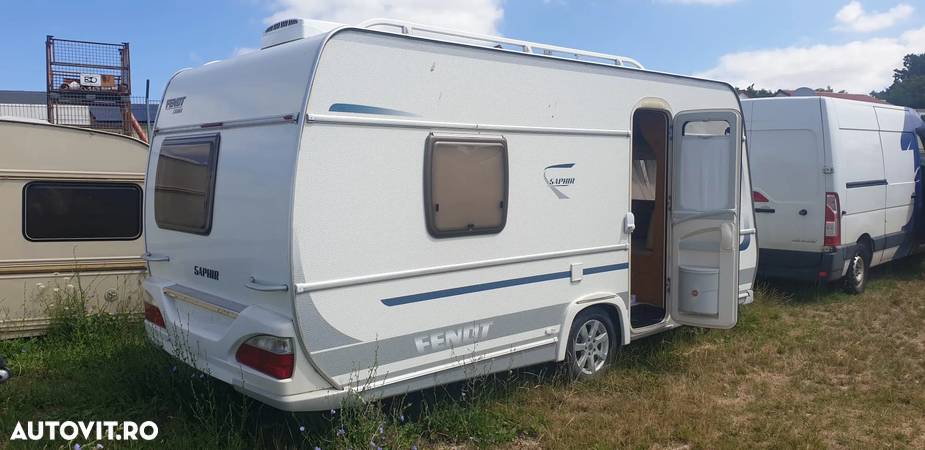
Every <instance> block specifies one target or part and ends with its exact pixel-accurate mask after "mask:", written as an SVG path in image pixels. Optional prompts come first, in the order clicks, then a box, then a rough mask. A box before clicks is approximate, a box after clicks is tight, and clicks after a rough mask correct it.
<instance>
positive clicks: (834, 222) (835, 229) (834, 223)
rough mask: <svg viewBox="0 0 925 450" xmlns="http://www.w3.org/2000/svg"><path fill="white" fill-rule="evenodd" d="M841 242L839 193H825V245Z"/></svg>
mask: <svg viewBox="0 0 925 450" xmlns="http://www.w3.org/2000/svg"><path fill="white" fill-rule="evenodd" d="M840 244H841V207H840V206H839V204H838V194H836V193H834V192H826V193H825V235H824V239H823V245H825V246H827V247H835V246H837V245H840Z"/></svg>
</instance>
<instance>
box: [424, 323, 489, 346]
mask: <svg viewBox="0 0 925 450" xmlns="http://www.w3.org/2000/svg"><path fill="white" fill-rule="evenodd" d="M491 324H492V322H482V323H474V324H472V325H466V326H461V327H458V328H450V329H446V330H441V331H435V332H433V333H430V334H425V335H423V336H418V337H416V338H414V346H415V347H417V349H418V353H427V352H435V351H437V350H443V349H445V348H456V347H459V346H461V345H468V344H472V343H475V342H476V341H480V340H483V339H485V338H487V337H488V329H489V328H491Z"/></svg>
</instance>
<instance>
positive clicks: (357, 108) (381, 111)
mask: <svg viewBox="0 0 925 450" xmlns="http://www.w3.org/2000/svg"><path fill="white" fill-rule="evenodd" d="M328 111H330V112H346V113H355V114H375V115H379V116H408V117H411V116H414V114H411V113H410V112H407V111H399V110H397V109H391V108H381V107H379V106H369V105H357V104H354V103H334V104H332V105H331V107H330V108H328Z"/></svg>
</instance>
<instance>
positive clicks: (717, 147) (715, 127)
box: [668, 110, 742, 328]
mask: <svg viewBox="0 0 925 450" xmlns="http://www.w3.org/2000/svg"><path fill="white" fill-rule="evenodd" d="M672 136H673V137H674V139H673V141H674V143H673V148H672V179H671V200H670V208H671V211H670V217H671V245H672V247H671V255H670V261H671V265H670V268H671V270H670V272H669V273H670V274H671V275H670V277H671V279H670V280H669V293H668V294H669V299H670V301H669V302H668V303H669V311H670V313H671V318H672V319H673V320H674V321H675V322H677V323H680V324H684V325H693V326H700V327H708V328H731V327H733V326H735V324H736V320H737V318H738V294H739V280H738V278H739V189H740V187H739V184H740V177H739V167H741V161H740V158H741V154H742V119H741V116H740V115H739V113H738V112H736V111H732V110H711V111H692V112H682V113H679V114H678V115H677V116H675V120H674V125H673V130H672Z"/></svg>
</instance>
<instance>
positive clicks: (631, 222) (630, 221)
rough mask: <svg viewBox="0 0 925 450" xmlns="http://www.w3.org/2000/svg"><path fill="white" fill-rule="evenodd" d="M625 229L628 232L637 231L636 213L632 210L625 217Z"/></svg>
mask: <svg viewBox="0 0 925 450" xmlns="http://www.w3.org/2000/svg"><path fill="white" fill-rule="evenodd" d="M623 231H625V232H626V234H633V232H634V231H636V215H635V214H633V213H631V212H628V213H626V217H624V218H623Z"/></svg>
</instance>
